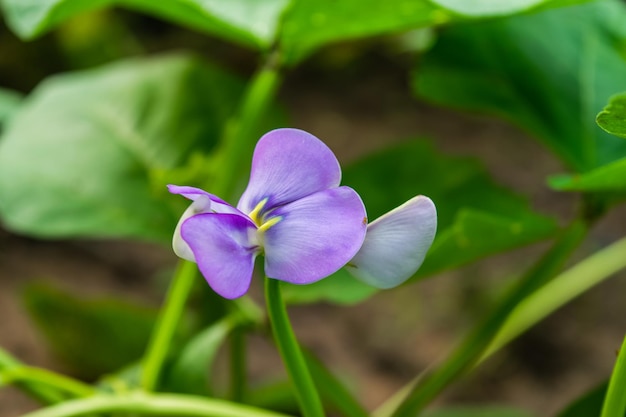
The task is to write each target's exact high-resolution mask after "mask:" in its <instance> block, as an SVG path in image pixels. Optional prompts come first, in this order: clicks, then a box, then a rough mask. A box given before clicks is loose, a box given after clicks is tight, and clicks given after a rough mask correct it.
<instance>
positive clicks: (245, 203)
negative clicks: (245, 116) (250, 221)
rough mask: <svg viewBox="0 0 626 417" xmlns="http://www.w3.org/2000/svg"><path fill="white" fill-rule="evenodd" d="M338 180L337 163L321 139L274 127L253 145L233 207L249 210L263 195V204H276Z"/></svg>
mask: <svg viewBox="0 0 626 417" xmlns="http://www.w3.org/2000/svg"><path fill="white" fill-rule="evenodd" d="M340 181H341V168H340V167H339V162H338V161H337V158H336V157H335V155H334V154H333V152H332V151H331V150H330V148H328V146H326V145H325V144H324V143H323V142H322V141H320V140H319V139H318V138H316V137H315V136H313V135H311V134H310V133H307V132H305V131H302V130H298V129H276V130H273V131H271V132H269V133H267V134H265V135H264V136H263V137H262V138H261V139H260V140H259V142H258V143H257V145H256V148H255V150H254V157H253V158H252V171H251V173H250V182H249V183H248V188H247V189H246V191H245V192H244V193H243V195H242V196H241V200H239V204H238V205H237V208H239V210H241V211H243V212H244V213H250V212H251V211H252V210H253V209H254V208H255V207H256V205H257V204H258V203H259V202H261V201H262V200H263V199H265V198H267V199H268V201H267V203H266V207H277V206H279V205H283V204H286V203H290V202H292V201H295V200H297V199H299V198H302V197H305V196H307V195H310V194H313V193H316V192H318V191H322V190H326V189H328V188H332V187H337V186H338V185H339V182H340Z"/></svg>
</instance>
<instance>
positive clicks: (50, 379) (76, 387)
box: [0, 366, 95, 398]
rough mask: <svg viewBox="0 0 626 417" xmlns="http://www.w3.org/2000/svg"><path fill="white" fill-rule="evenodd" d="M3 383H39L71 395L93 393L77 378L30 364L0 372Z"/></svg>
mask: <svg viewBox="0 0 626 417" xmlns="http://www.w3.org/2000/svg"><path fill="white" fill-rule="evenodd" d="M0 377H2V380H3V382H4V383H8V384H15V383H22V384H33V383H34V384H41V385H46V386H49V387H51V388H54V389H56V390H58V391H63V392H65V393H68V394H70V395H71V396H72V397H77V398H80V397H89V396H91V395H93V394H94V393H95V390H94V389H93V388H92V387H91V386H90V385H87V384H85V383H83V382H80V381H78V380H75V379H72V378H69V377H66V376H64V375H60V374H57V373H54V372H51V371H48V370H46V369H42V368H35V367H32V366H16V367H13V368H10V369H8V370H4V371H1V372H0Z"/></svg>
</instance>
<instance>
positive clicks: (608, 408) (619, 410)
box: [601, 337, 626, 417]
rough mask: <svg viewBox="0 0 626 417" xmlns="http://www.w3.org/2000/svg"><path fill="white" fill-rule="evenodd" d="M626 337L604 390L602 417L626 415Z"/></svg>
mask: <svg viewBox="0 0 626 417" xmlns="http://www.w3.org/2000/svg"><path fill="white" fill-rule="evenodd" d="M625 388H626V337H624V339H623V341H622V345H621V347H620V348H619V350H618V352H617V361H616V362H615V367H614V368H613V372H612V373H611V378H610V379H609V387H608V388H607V390H606V397H604V404H603V405H602V414H601V416H602V417H617V416H623V415H624V414H626V395H624V389H625Z"/></svg>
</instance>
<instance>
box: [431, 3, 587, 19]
mask: <svg viewBox="0 0 626 417" xmlns="http://www.w3.org/2000/svg"><path fill="white" fill-rule="evenodd" d="M583 1H585V0H507V1H502V0H432V2H433V3H435V4H438V5H440V6H442V7H444V8H446V9H448V10H450V11H452V12H455V13H459V14H462V15H465V16H470V17H487V16H502V15H508V14H513V13H519V12H524V11H528V10H532V9H535V8H538V7H560V6H566V5H570V4H575V3H581V2H583Z"/></svg>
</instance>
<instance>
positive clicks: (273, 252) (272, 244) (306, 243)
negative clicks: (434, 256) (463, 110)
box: [168, 129, 436, 298]
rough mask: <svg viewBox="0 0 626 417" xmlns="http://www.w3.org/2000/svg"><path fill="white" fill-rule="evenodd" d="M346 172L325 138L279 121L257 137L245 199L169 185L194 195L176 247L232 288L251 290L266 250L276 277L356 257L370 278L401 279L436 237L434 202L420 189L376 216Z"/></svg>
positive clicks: (303, 274)
mask: <svg viewBox="0 0 626 417" xmlns="http://www.w3.org/2000/svg"><path fill="white" fill-rule="evenodd" d="M340 181H341V168H340V166H339V162H338V161H337V158H336V157H335V155H334V154H333V153H332V151H331V150H330V149H329V148H328V147H327V146H326V145H325V144H324V143H323V142H322V141H320V140H319V139H317V138H316V137H315V136H313V135H311V134H309V133H307V132H304V131H302V130H298V129H277V130H273V131H271V132H269V133H267V134H265V135H264V136H263V137H262V138H261V139H260V140H259V142H258V143H257V145H256V148H255V151H254V155H253V159H252V169H251V173H250V181H249V183H248V186H247V188H246V190H245V191H244V193H243V195H242V196H241V198H240V200H239V203H238V204H237V206H236V207H233V206H231V205H230V204H228V203H227V202H226V201H224V200H222V199H221V198H219V197H217V196H215V195H213V194H210V193H208V192H206V191H204V190H201V189H199V188H194V187H188V186H177V185H169V186H168V188H169V191H170V192H171V193H173V194H181V195H183V196H184V197H186V198H187V199H189V200H192V204H191V205H190V206H189V208H188V209H187V210H186V211H185V212H184V213H183V216H182V217H181V219H180V221H179V223H178V225H177V227H176V230H175V232H174V239H173V247H174V252H175V253H176V254H177V255H178V256H179V257H181V258H183V259H186V260H189V261H192V262H196V263H197V264H198V268H199V269H200V272H201V273H202V275H203V276H204V277H205V279H206V280H207V282H208V283H209V285H210V286H211V288H212V289H213V290H214V291H215V292H217V293H218V294H220V295H221V296H223V297H225V298H237V297H240V296H242V295H243V294H245V293H246V292H247V290H248V288H249V286H250V282H251V279H252V273H253V268H254V262H255V259H256V257H257V256H259V255H263V256H264V263H265V265H264V267H265V274H266V275H267V276H268V278H273V279H278V280H281V281H286V282H290V283H293V284H311V283H314V282H316V281H319V280H320V279H322V278H325V277H327V276H329V275H332V274H333V273H334V272H336V271H337V270H339V269H340V268H342V267H343V266H346V265H348V270H349V271H350V272H352V273H353V274H354V276H356V277H357V278H359V279H362V280H363V281H365V282H367V283H369V284H371V285H375V286H377V287H380V288H390V287H392V286H396V285H399V284H400V283H402V282H403V281H404V280H406V279H407V278H408V277H409V276H410V275H412V274H413V273H414V272H415V271H416V270H417V268H419V266H420V265H421V263H422V261H423V259H424V255H425V254H426V251H427V250H428V248H429V247H430V244H431V243H432V239H433V237H434V231H435V229H436V212H435V209H434V205H433V204H432V202H431V201H430V200H429V199H428V198H426V197H423V196H419V197H416V198H414V199H412V200H410V201H409V202H407V203H406V204H404V205H403V206H401V207H398V208H397V209H395V210H392V211H391V212H389V213H387V214H386V215H384V216H382V217H381V218H380V219H378V220H376V221H374V222H372V223H371V224H370V225H368V222H367V215H366V211H365V207H364V205H363V202H362V201H361V198H360V197H359V195H358V194H357V193H356V192H355V191H354V190H353V189H352V188H350V187H346V186H340V185H339V184H340Z"/></svg>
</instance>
